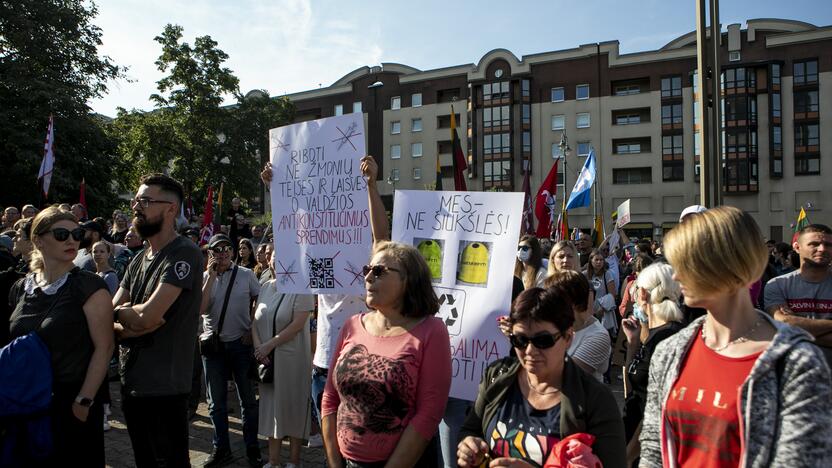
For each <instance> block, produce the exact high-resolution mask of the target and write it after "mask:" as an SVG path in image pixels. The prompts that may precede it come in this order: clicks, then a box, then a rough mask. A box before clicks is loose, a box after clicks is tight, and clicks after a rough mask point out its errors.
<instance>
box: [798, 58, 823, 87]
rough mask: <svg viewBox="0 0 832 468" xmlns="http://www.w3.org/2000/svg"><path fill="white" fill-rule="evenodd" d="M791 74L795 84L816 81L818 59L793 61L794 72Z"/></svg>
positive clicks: (813, 82)
mask: <svg viewBox="0 0 832 468" xmlns="http://www.w3.org/2000/svg"><path fill="white" fill-rule="evenodd" d="M792 76H793V78H794V84H795V85H796V86H800V85H806V84H815V83H817V82H818V61H817V60H807V61H805V62H795V64H794V73H793V75H792Z"/></svg>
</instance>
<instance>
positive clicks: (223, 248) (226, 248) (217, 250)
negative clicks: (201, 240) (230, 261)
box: [211, 245, 234, 253]
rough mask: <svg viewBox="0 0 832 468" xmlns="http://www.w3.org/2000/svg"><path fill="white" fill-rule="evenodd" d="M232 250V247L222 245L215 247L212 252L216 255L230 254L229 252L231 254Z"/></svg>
mask: <svg viewBox="0 0 832 468" xmlns="http://www.w3.org/2000/svg"><path fill="white" fill-rule="evenodd" d="M232 250H234V249H232V248H231V246H230V245H221V246H219V247H214V248H213V249H211V252H214V253H228V252H231V251H232Z"/></svg>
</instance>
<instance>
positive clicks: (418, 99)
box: [410, 93, 422, 107]
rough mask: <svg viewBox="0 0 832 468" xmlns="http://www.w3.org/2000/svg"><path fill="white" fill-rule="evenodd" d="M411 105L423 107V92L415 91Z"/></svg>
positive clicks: (411, 97)
mask: <svg viewBox="0 0 832 468" xmlns="http://www.w3.org/2000/svg"><path fill="white" fill-rule="evenodd" d="M410 105H411V106H412V107H422V93H413V95H411V96H410Z"/></svg>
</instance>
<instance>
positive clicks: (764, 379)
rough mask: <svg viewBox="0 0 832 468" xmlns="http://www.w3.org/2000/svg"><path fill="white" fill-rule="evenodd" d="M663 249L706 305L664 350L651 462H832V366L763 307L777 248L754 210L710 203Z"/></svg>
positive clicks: (644, 437)
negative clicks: (759, 300)
mask: <svg viewBox="0 0 832 468" xmlns="http://www.w3.org/2000/svg"><path fill="white" fill-rule="evenodd" d="M664 249H665V255H666V257H667V259H668V261H669V262H670V264H671V265H673V269H674V271H675V274H674V275H673V278H674V279H675V280H677V281H679V282H680V283H681V286H682V287H681V292H682V294H683V295H684V298H685V304H687V305H688V306H692V307H702V308H704V309H705V310H706V311H707V312H706V314H705V316H703V317H700V318H698V319H696V320H695V321H694V322H692V323H691V324H690V325H689V326H688V327H686V328H684V329H683V330H681V331H679V332H677V333H676V334H675V335H673V336H672V337H670V338H667V339H665V340H664V341H662V342H661V343H659V344H658V346H657V347H656V350H655V352H654V353H653V357H652V359H651V363H650V374H649V382H648V390H647V403H646V406H645V411H644V419H643V421H642V429H641V437H640V442H641V460H640V466H642V467H654V466H655V467H658V466H679V467H694V466H696V467H711V466H719V467H723V466H725V467H727V466H743V467H746V466H748V467H768V466H832V451H830V450H829V440H830V437H832V408H830V406H829V401H830V399H832V383H831V382H830V373H829V366H828V365H827V364H826V360H825V358H824V356H823V354H822V353H821V351H820V350H819V349H818V348H817V347H816V346H815V345H813V344H812V337H811V336H810V335H809V334H808V333H806V332H805V331H803V330H800V329H798V328H794V327H791V326H789V325H786V324H783V323H780V322H777V321H775V320H774V319H772V318H771V317H769V316H768V315H766V314H765V313H763V312H761V311H758V310H755V309H754V305H753V304H752V302H751V296H750V295H749V294H748V286H749V285H750V284H752V283H754V282H755V281H757V279H758V278H760V276H761V275H762V272H763V269H764V268H765V266H766V263H767V256H768V251H767V249H766V246H765V243H764V239H763V236H762V234H761V233H760V228H759V227H758V226H757V223H756V222H755V221H754V219H753V218H752V217H751V215H749V214H748V213H746V212H743V211H741V210H739V209H737V208H733V207H728V206H723V207H719V208H714V209H710V210H708V211H705V212H703V213H699V214H698V215H696V216H693V217H689V218H687V219H685V220H684V221H683V222H682V223H680V224H679V225H678V226H676V227H675V228H673V230H671V231H670V232H669V233H668V235H667V237H666V238H665V242H664ZM642 274H643V272H642ZM663 299H664V297H663V296H662V297H653V296H652V295H651V300H662V301H663Z"/></svg>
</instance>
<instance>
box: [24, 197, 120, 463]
mask: <svg viewBox="0 0 832 468" xmlns="http://www.w3.org/2000/svg"><path fill="white" fill-rule="evenodd" d="M83 237H84V230H83V229H82V228H81V227H79V226H78V222H77V220H76V218H75V216H74V215H73V214H72V213H70V212H68V211H61V210H60V209H58V208H57V207H50V208H47V209H45V210H43V211H41V212H40V213H38V215H37V216H35V219H34V221H33V222H32V244H33V246H34V250H33V252H32V258H31V263H30V271H31V272H30V273H29V274H28V275H27V276H26V277H25V278H23V279H21V280H20V281H18V282H17V283H16V284H15V285H14V287H13V288H12V291H11V293H10V294H9V299H10V301H12V302H13V304H14V312H12V315H11V320H10V324H9V336H10V338H11V339H14V338H17V337H19V336H23V335H27V334H29V333H31V332H37V335H38V336H39V337H40V338H41V340H43V342H44V343H45V344H46V347H47V349H48V350H49V352H50V354H51V360H52V379H53V382H52V404H51V405H52V406H51V410H50V416H51V426H52V428H51V429H52V439H53V445H54V448H53V451H52V453H51V454H50V455H49V458H48V459H47V461H46V463H45V464H44V466H50V465H51V466H57V465H59V464H67V463H68V464H71V465H73V466H104V431H103V425H102V423H101V422H102V421H103V417H104V414H103V411H102V407H101V403H100V402H98V401H95V397H96V393H97V392H98V389H99V387H100V386H101V382H102V381H103V380H104V377H105V376H106V375H107V365H108V362H109V361H110V357H111V356H112V354H113V346H114V345H113V306H112V303H111V302H110V301H111V299H110V294H109V292H108V290H107V285H106V284H105V283H104V280H103V279H101V278H100V277H98V276H97V275H96V274H95V273H91V272H87V271H82V270H80V269H78V268H76V267H75V265H73V263H72V261H73V260H74V259H75V255H76V254H77V252H78V245H79V243H80V241H81V239H83ZM24 465H26V466H29V465H31V466H35V465H37V466H40V465H39V464H38V463H34V462H33V461H32V460H30V461H29V462H28V463H25V464H24Z"/></svg>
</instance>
